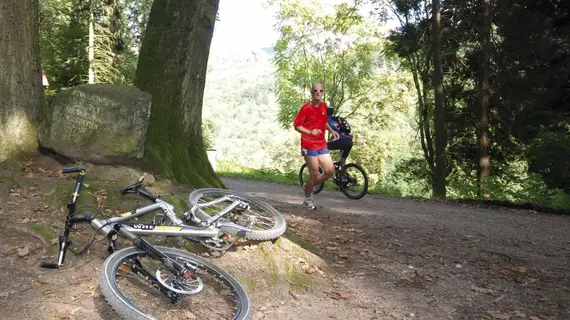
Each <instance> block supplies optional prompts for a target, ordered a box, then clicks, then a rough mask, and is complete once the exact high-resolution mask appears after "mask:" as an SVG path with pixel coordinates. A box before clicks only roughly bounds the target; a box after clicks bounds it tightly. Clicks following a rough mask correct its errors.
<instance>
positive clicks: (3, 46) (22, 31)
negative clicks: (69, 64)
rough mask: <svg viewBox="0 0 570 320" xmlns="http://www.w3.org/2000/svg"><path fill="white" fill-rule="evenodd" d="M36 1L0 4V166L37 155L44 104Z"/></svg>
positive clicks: (12, 0)
mask: <svg viewBox="0 0 570 320" xmlns="http://www.w3.org/2000/svg"><path fill="white" fill-rule="evenodd" d="M38 10H39V9H38V1H37V0H3V1H0V162H2V161H3V160H5V159H7V158H14V157H18V156H21V155H23V154H29V153H35V152H36V151H37V138H36V134H37V127H36V124H37V120H38V119H37V115H38V113H39V109H40V107H41V104H42V102H43V91H42V72H41V67H40V48H39V25H38V23H39V19H38Z"/></svg>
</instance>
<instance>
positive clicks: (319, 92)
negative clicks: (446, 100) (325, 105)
mask: <svg viewBox="0 0 570 320" xmlns="http://www.w3.org/2000/svg"><path fill="white" fill-rule="evenodd" d="M324 92H325V90H324V88H323V86H322V85H315V86H313V89H311V95H312V97H313V99H315V100H321V99H322V98H323V94H324Z"/></svg>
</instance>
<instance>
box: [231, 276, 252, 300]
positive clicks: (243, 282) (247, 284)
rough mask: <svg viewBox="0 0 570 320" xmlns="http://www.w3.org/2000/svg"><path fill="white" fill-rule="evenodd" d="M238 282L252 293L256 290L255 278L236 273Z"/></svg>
mask: <svg viewBox="0 0 570 320" xmlns="http://www.w3.org/2000/svg"><path fill="white" fill-rule="evenodd" d="M234 276H235V277H236V278H237V280H238V282H239V283H240V284H241V285H242V286H243V287H244V289H245V291H246V292H247V293H248V294H250V295H252V294H253V293H254V292H255V289H256V284H255V281H254V280H253V279H250V278H248V277H246V276H244V275H234Z"/></svg>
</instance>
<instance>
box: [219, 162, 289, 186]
mask: <svg viewBox="0 0 570 320" xmlns="http://www.w3.org/2000/svg"><path fill="white" fill-rule="evenodd" d="M299 168H300V167H299ZM217 173H218V174H219V175H220V176H225V177H231V178H239V179H248V180H257V181H265V182H273V183H282V184H292V185H298V184H299V175H298V174H299V172H298V171H297V172H287V173H283V172H281V171H279V170H276V169H271V168H261V169H252V168H248V167H246V166H242V165H239V164H236V163H234V162H232V161H218V163H217Z"/></svg>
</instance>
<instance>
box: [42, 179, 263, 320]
mask: <svg viewBox="0 0 570 320" xmlns="http://www.w3.org/2000/svg"><path fill="white" fill-rule="evenodd" d="M63 173H78V174H79V175H78V176H77V179H76V183H75V188H74V192H73V195H72V198H71V199H70V200H69V202H68V203H67V209H68V214H67V216H66V219H65V229H64V232H63V233H62V234H61V235H60V236H59V254H58V258H57V262H55V263H49V262H42V263H41V264H40V266H41V267H42V268H51V269H59V268H62V267H63V266H64V262H65V256H66V253H67V250H71V245H72V243H71V240H70V234H71V233H73V232H74V231H75V230H76V225H77V224H79V223H83V222H88V223H90V224H91V227H92V228H93V229H94V230H95V231H97V232H98V233H100V234H103V235H105V236H106V237H107V239H108V241H109V246H108V250H109V253H111V255H110V256H109V257H108V258H107V259H106V260H105V261H104V263H103V267H102V268H101V275H100V280H99V285H100V287H101V291H102V292H103V295H104V296H105V298H106V300H107V302H108V303H109V304H110V305H111V306H112V307H113V309H114V310H115V311H116V312H117V313H118V314H119V315H120V316H121V317H122V318H124V319H129V320H130V319H137V320H138V319H232V320H247V319H251V313H252V311H251V310H252V307H251V301H250V298H249V296H248V295H247V293H246V292H245V290H244V288H243V287H242V286H241V285H240V283H239V282H238V281H237V280H236V279H235V278H234V277H233V276H232V275H231V274H229V273H228V272H226V271H224V270H223V269H221V268H219V267H217V266H215V265H214V264H212V263H211V262H209V261H208V260H205V259H203V258H200V257H198V256H196V255H193V254H190V253H188V252H184V251H180V250H176V249H171V248H164V247H158V246H153V245H152V244H150V243H149V242H148V241H146V240H145V239H143V238H142V237H141V235H145V234H152V235H177V236H182V235H188V236H189V235H196V234H200V235H204V234H207V235H211V236H213V235H215V234H217V233H216V232H214V231H213V230H208V231H206V230H204V229H203V228H202V229H200V230H198V229H194V228H188V227H186V226H155V227H154V229H153V230H148V229H144V228H134V227H129V226H126V225H123V224H122V222H123V221H126V220H129V219H132V218H134V217H137V216H140V215H142V214H144V213H146V212H150V211H151V209H159V208H160V209H163V210H164V208H167V207H168V206H167V205H166V204H165V203H164V202H160V201H156V202H155V203H154V204H152V205H150V206H147V208H146V209H144V208H143V209H139V211H136V210H135V212H134V213H132V214H131V215H126V216H124V217H118V218H111V219H95V218H94V217H93V216H92V215H91V214H89V213H86V214H82V215H76V201H77V198H78V197H79V196H80V193H81V188H82V185H83V180H84V178H85V173H86V171H85V169H83V168H64V169H63ZM236 206H237V204H236ZM169 210H170V209H168V210H164V211H165V212H169ZM230 226H231V227H232V228H235V226H233V225H230ZM131 230H133V231H131ZM118 236H122V237H124V238H126V239H128V240H131V241H132V244H133V246H132V247H128V248H124V249H121V250H116V241H117V240H118ZM90 243H91V242H90ZM88 246H89V244H88ZM88 246H86V247H88Z"/></svg>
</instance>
